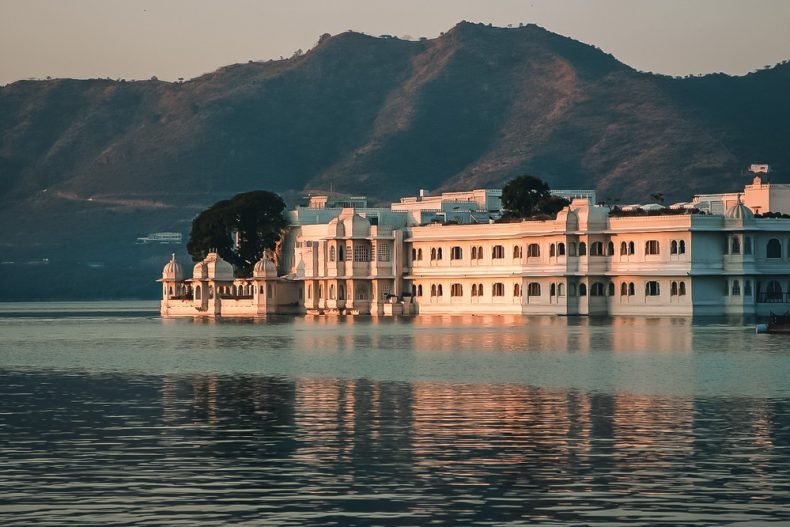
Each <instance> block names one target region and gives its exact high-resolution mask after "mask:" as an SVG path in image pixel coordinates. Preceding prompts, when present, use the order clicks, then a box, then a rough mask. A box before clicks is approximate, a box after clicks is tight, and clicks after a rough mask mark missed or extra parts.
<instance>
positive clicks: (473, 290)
mask: <svg viewBox="0 0 790 527" xmlns="http://www.w3.org/2000/svg"><path fill="white" fill-rule="evenodd" d="M472 296H477V284H472Z"/></svg>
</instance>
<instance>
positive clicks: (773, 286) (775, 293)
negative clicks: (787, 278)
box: [765, 280, 782, 301]
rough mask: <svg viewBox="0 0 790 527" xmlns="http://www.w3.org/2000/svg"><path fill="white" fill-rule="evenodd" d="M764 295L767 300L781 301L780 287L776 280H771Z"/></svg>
mask: <svg viewBox="0 0 790 527" xmlns="http://www.w3.org/2000/svg"><path fill="white" fill-rule="evenodd" d="M765 293H766V294H765V296H766V299H767V300H774V301H776V300H782V285H781V284H780V283H779V282H777V281H776V280H771V281H770V282H768V289H767V290H766V292H765Z"/></svg>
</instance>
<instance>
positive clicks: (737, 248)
mask: <svg viewBox="0 0 790 527" xmlns="http://www.w3.org/2000/svg"><path fill="white" fill-rule="evenodd" d="M730 253H731V254H741V239H740V237H738V236H733V237H732V246H731V249H730Z"/></svg>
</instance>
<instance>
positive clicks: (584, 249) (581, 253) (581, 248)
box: [579, 242, 587, 296]
mask: <svg viewBox="0 0 790 527" xmlns="http://www.w3.org/2000/svg"><path fill="white" fill-rule="evenodd" d="M579 256H587V244H586V243H584V242H579ZM579 296H581V295H579Z"/></svg>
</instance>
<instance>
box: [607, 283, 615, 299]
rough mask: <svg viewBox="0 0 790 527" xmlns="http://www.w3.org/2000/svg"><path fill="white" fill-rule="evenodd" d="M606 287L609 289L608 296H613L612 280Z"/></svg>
mask: <svg viewBox="0 0 790 527" xmlns="http://www.w3.org/2000/svg"><path fill="white" fill-rule="evenodd" d="M608 289H609V296H614V282H609V285H608Z"/></svg>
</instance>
